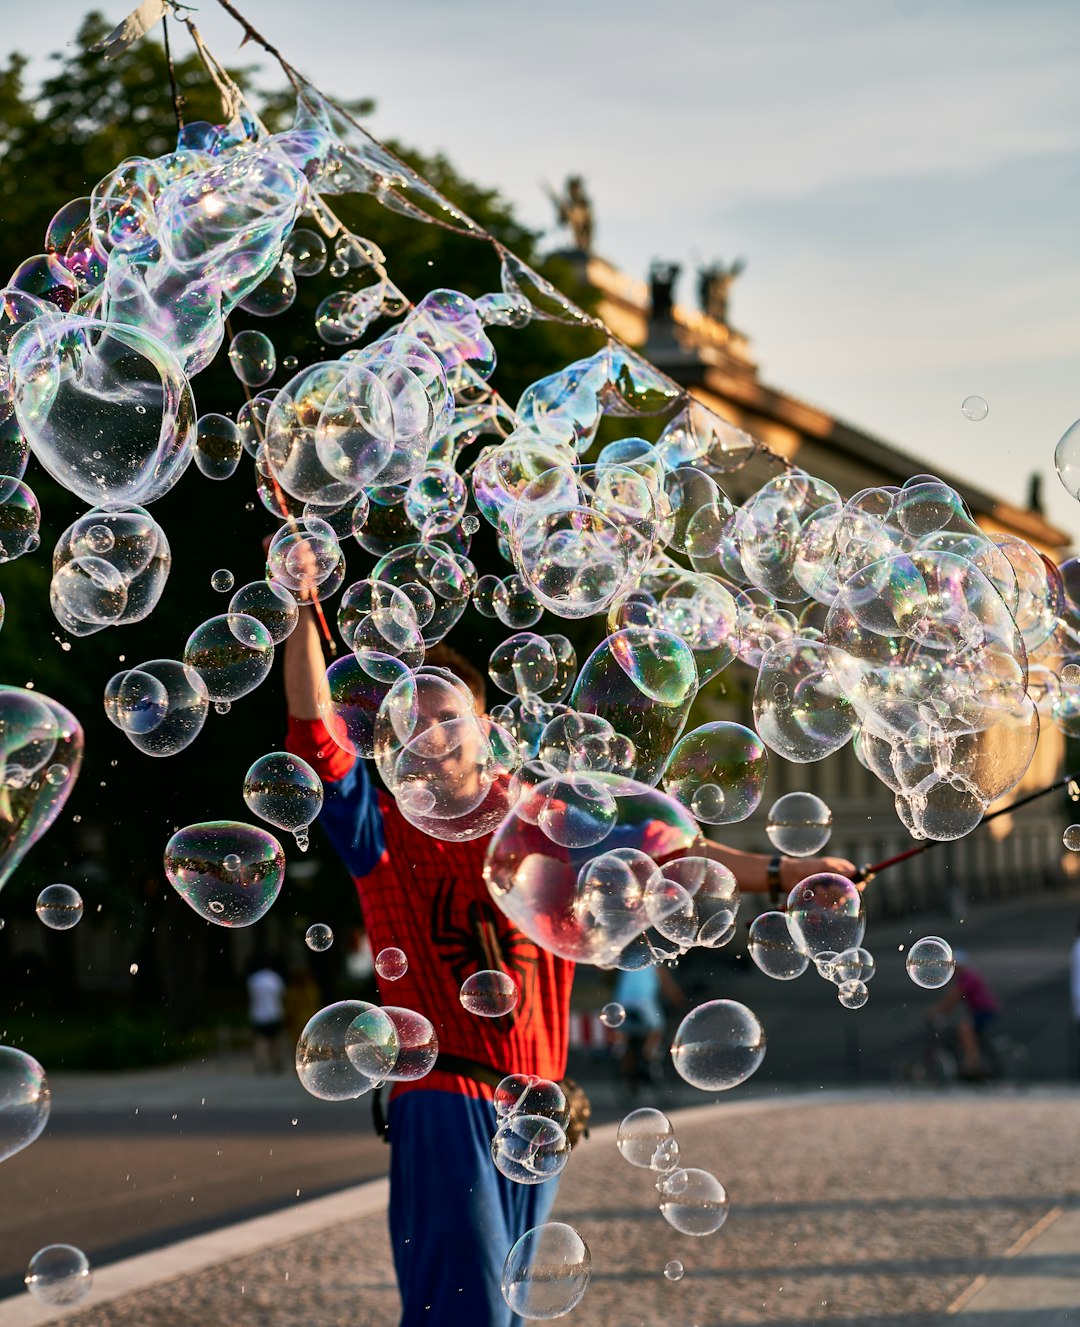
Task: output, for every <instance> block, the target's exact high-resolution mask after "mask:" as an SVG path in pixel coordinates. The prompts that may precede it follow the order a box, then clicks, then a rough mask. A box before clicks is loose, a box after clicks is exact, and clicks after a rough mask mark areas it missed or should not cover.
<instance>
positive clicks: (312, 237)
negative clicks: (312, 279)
mask: <svg viewBox="0 0 1080 1327" xmlns="http://www.w3.org/2000/svg"><path fill="white" fill-rule="evenodd" d="M285 253H286V254H287V255H288V257H289V258H290V259H291V260H292V269H293V272H295V274H296V275H297V276H315V274H316V273H318V272H321V271H322V270H323V268H324V267H325V266H326V241H325V240H324V239H323V237H322V236H321V235H320V234H319V232H318V231H317V230H308V229H306V228H305V227H302V226H297V227H296V228H295V229H294V230H293V231H292V232H291V234H290V235H289V237H288V239H287V240H286V241H285Z"/></svg>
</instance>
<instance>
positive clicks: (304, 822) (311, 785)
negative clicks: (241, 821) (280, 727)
mask: <svg viewBox="0 0 1080 1327" xmlns="http://www.w3.org/2000/svg"><path fill="white" fill-rule="evenodd" d="M244 801H245V803H246V804H247V808H248V810H249V811H252V812H254V814H255V815H257V816H258V817H259V819H260V820H265V821H266V822H267V823H268V824H271V825H276V826H277V828H278V829H287V830H290V831H292V832H293V833H296V832H297V831H298V830H302V829H306V828H307V826H308V825H310V824H311V823H312V822H313V821H314V820H315V819H316V817H317V816H318V814H319V812H320V811H321V810H322V804H323V787H322V782H321V781H320V779H319V776H318V775H317V774H316V773H315V771H314V770H313V769H312V768H311V766H310V765H309V764H308V763H307V761H306V760H301V759H300V757H299V756H294V755H292V754H291V753H290V752H287V751H273V752H271V753H270V754H269V755H267V756H260V757H259V759H258V760H256V761H255V762H254V764H253V765H252V766H251V768H250V769H249V770H248V772H247V773H246V774H245V775H244Z"/></svg>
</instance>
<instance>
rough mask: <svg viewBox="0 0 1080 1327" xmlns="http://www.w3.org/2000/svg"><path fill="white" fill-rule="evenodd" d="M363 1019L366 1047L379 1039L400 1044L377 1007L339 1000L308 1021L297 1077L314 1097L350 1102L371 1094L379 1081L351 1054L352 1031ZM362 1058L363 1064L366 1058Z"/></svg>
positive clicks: (298, 1045)
mask: <svg viewBox="0 0 1080 1327" xmlns="http://www.w3.org/2000/svg"><path fill="white" fill-rule="evenodd" d="M359 1018H363V1019H364V1020H365V1027H366V1033H367V1035H366V1036H365V1037H364V1039H363V1040H364V1043H365V1045H366V1044H368V1042H369V1041H370V1042H374V1041H375V1040H376V1039H377V1037H379V1036H381V1038H382V1044H383V1045H384V1046H394V1045H395V1044H396V1033H395V1030H394V1027H393V1025H392V1024H391V1023H390V1020H389V1018H388V1017H387V1016H386V1015H385V1014H384V1013H383V1011H382V1010H381V1009H380V1008H379V1007H378V1006H377V1005H373V1004H368V1003H367V1002H366V1001H364V1000H339V1001H338V1002H337V1003H336V1004H331V1005H327V1007H326V1008H325V1009H320V1010H319V1012H318V1013H317V1014H314V1015H312V1017H311V1018H309V1019H308V1021H307V1024H306V1025H305V1027H304V1030H303V1032H302V1033H301V1034H300V1040H299V1041H298V1042H297V1043H296V1076H297V1077H298V1078H299V1079H300V1082H301V1084H302V1085H303V1086H304V1088H305V1089H306V1090H307V1091H308V1092H310V1093H311V1095H312V1096H313V1097H319V1098H320V1100H322V1101H350V1100H352V1099H353V1098H355V1097H360V1096H363V1095H364V1093H365V1092H370V1091H371V1089H372V1088H373V1087H374V1086H375V1084H376V1082H377V1081H379V1080H378V1079H376V1078H375V1077H372V1076H370V1075H369V1074H367V1073H365V1072H363V1071H362V1070H361V1069H360V1068H359V1067H358V1066H357V1065H356V1064H355V1063H354V1062H353V1057H352V1056H351V1055H350V1054H349V1053H348V1047H349V1044H350V1031H351V1029H352V1026H353V1023H354V1022H355V1021H356V1020H357V1019H359ZM377 1029H381V1032H377V1031H376V1030H377ZM359 1058H360V1059H361V1061H363V1056H360V1057H359Z"/></svg>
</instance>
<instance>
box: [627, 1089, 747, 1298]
mask: <svg viewBox="0 0 1080 1327" xmlns="http://www.w3.org/2000/svg"><path fill="white" fill-rule="evenodd" d="M616 1146H617V1147H618V1149H619V1152H620V1153H621V1155H622V1157H623V1160H624V1161H628V1162H629V1163H630V1165H632V1166H637V1167H639V1168H640V1169H642V1170H650V1171H653V1172H654V1173H655V1174H656V1176H657V1178H656V1191H657V1193H658V1194H659V1195H660V1199H659V1207H660V1214H661V1216H662V1217H663V1218H664V1220H665V1221H666V1222H667V1223H668V1225H670V1226H673V1227H674V1229H676V1230H678V1231H679V1232H680V1233H681V1234H683V1235H696V1236H703V1235H712V1234H714V1233H715V1232H716V1231H717V1230H719V1229H720V1227H721V1226H722V1225H723V1224H724V1222H725V1221H726V1220H727V1218H728V1206H729V1204H728V1196H727V1191H726V1189H725V1188H724V1186H723V1185H722V1184H721V1183H720V1181H719V1180H718V1179H717V1178H716V1176H715V1175H713V1174H711V1173H710V1172H709V1171H707V1170H699V1169H698V1168H697V1167H695V1166H682V1165H680V1150H679V1144H678V1140H677V1139H676V1137H675V1130H674V1129H673V1128H672V1124H671V1121H670V1120H669V1119H668V1117H667V1116H666V1115H665V1114H664V1113H663V1112H662V1111H659V1110H655V1109H653V1108H652V1107H650V1106H644V1107H641V1108H640V1109H638V1110H633V1111H631V1112H630V1114H629V1115H627V1116H626V1117H625V1118H624V1119H623V1120H622V1122H621V1123H620V1125H619V1130H618V1134H617V1136H616ZM681 1273H682V1267H681V1264H680V1266H679V1273H678V1275H681ZM678 1275H673V1276H669V1278H668V1279H669V1280H678Z"/></svg>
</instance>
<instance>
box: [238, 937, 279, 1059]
mask: <svg viewBox="0 0 1080 1327" xmlns="http://www.w3.org/2000/svg"><path fill="white" fill-rule="evenodd" d="M283 966H284V965H283V964H282V963H280V962H275V960H274V959H272V958H268V959H261V958H260V959H256V960H255V961H254V962H253V963H252V964H251V967H250V968H249V969H248V979H247V990H248V1018H249V1019H250V1021H251V1031H252V1036H253V1044H254V1049H255V1072H256V1073H257V1074H258V1073H264V1072H265V1071H266V1070H267V1069H269V1070H270V1071H271V1072H273V1073H275V1074H280V1073H283V1072H284V1070H285V1059H284V1055H283V1048H282V1038H281V1034H282V1031H283V1029H284V1027H285V979H284V977H282V975H281V969H282V967H283Z"/></svg>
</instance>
